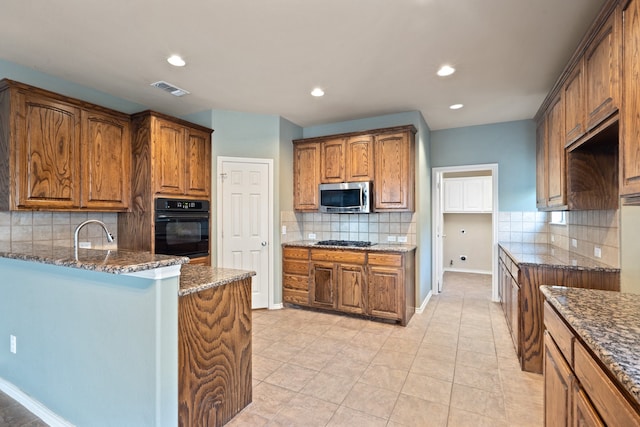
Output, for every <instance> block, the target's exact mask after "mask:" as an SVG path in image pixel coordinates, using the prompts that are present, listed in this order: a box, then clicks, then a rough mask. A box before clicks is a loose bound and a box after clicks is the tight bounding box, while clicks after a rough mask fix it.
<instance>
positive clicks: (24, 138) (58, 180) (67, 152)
mask: <svg viewBox="0 0 640 427" xmlns="http://www.w3.org/2000/svg"><path fill="white" fill-rule="evenodd" d="M21 100H22V102H20V107H19V108H20V110H21V111H20V113H19V114H17V115H16V120H17V123H16V133H17V135H16V140H17V141H20V143H19V144H17V147H16V153H17V160H18V165H19V172H18V174H19V176H18V185H17V186H16V188H15V191H16V200H17V201H18V202H17V203H18V207H21V208H39V209H40V208H41V209H44V208H48V209H69V208H78V207H79V206H80V161H79V155H80V152H79V148H80V110H79V109H78V108H75V107H73V106H71V105H68V104H65V103H62V102H57V101H53V100H49V99H47V98H44V97H40V96H37V95H32V94H26V95H24V98H21Z"/></svg>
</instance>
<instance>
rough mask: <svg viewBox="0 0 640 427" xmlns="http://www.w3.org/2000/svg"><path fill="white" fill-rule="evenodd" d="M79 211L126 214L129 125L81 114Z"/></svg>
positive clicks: (96, 114)
mask: <svg viewBox="0 0 640 427" xmlns="http://www.w3.org/2000/svg"><path fill="white" fill-rule="evenodd" d="M82 131H83V133H82V149H81V156H82V207H86V208H90V209H105V210H111V209H113V210H126V209H127V207H128V206H129V194H130V187H131V180H130V176H131V171H130V168H131V139H130V127H129V121H128V120H124V119H122V118H118V117H114V116H111V115H108V114H106V113H100V112H95V111H87V110H84V111H82Z"/></svg>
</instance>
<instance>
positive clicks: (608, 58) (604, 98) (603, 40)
mask: <svg viewBox="0 0 640 427" xmlns="http://www.w3.org/2000/svg"><path fill="white" fill-rule="evenodd" d="M619 22H620V17H619V14H618V8H615V9H614V10H613V11H612V12H611V15H610V16H609V18H608V19H607V20H606V22H605V23H604V25H603V26H602V28H600V30H599V31H598V32H597V33H596V35H595V37H594V39H593V40H592V42H591V43H590V44H589V45H588V46H587V50H586V51H585V54H584V71H585V112H586V115H585V121H586V122H585V128H586V129H585V130H586V131H590V130H592V129H593V128H595V127H596V126H597V125H599V124H600V123H602V122H603V121H604V120H605V119H607V118H608V117H610V116H611V115H612V114H614V113H615V112H616V111H618V106H619V102H620V60H619V56H620V39H619V37H620V36H619V28H618V27H619Z"/></svg>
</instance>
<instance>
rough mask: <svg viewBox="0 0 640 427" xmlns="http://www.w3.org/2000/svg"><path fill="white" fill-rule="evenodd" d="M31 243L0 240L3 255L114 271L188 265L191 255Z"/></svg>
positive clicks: (72, 266)
mask: <svg viewBox="0 0 640 427" xmlns="http://www.w3.org/2000/svg"><path fill="white" fill-rule="evenodd" d="M75 255H76V254H75V252H74V249H73V248H72V247H64V246H53V245H40V244H31V243H15V242H13V243H11V242H0V257H2V258H11V259H17V260H23V261H32V262H38V263H42V264H52V265H59V266H63V267H71V268H79V269H83V270H92V271H99V272H103V273H111V274H126V273H135V272H138V271H145V270H151V269H154V268H160V267H169V266H172V265H179V264H185V263H187V262H189V258H185V257H176V256H171V255H155V254H152V253H149V252H133V251H125V250H100V249H78V257H77V258H76V256H75Z"/></svg>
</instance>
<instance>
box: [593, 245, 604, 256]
mask: <svg viewBox="0 0 640 427" xmlns="http://www.w3.org/2000/svg"><path fill="white" fill-rule="evenodd" d="M593 256H594V257H596V258H602V249H601V248H600V247H598V246H596V247H594V248H593Z"/></svg>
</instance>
